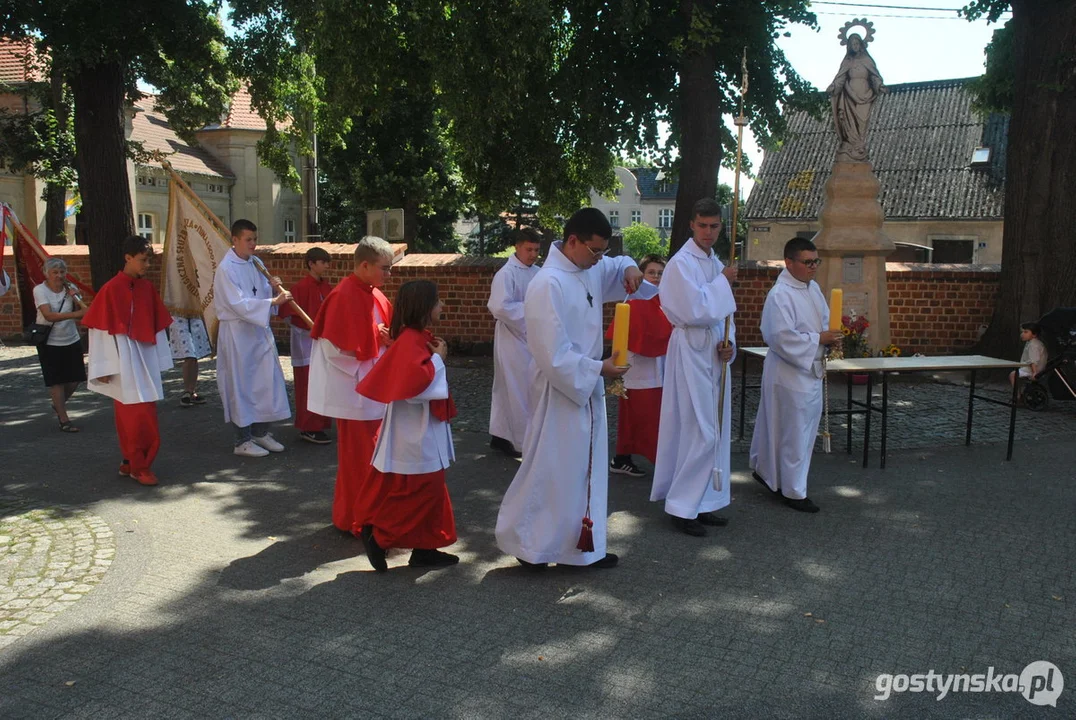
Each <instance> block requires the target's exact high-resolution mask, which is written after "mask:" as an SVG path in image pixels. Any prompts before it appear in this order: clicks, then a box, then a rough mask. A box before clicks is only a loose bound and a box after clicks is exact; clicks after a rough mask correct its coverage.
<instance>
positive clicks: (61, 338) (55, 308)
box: [34, 283, 79, 347]
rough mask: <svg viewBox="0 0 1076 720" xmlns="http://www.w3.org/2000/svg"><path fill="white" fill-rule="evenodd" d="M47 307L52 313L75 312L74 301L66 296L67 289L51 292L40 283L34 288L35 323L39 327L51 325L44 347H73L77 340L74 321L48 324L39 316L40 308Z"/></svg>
mask: <svg viewBox="0 0 1076 720" xmlns="http://www.w3.org/2000/svg"><path fill="white" fill-rule="evenodd" d="M42 305H48V306H49V309H50V310H52V312H54V313H69V312H74V310H75V300H74V298H72V297H71V296H70V295H68V294H67V289H66V288H65V289H63V290H61V291H60V292H58V293H56V292H53V291H52V290H51V289H50V288H49V286H48V285H46V284H45V283H41V284H40V285H38V286H37V287H35V288H34V307H36V308H37V323H38V324H40V325H52V330H51V331H49V339H48V340H47V341H46V343H45V344H46V345H52V346H53V347H67V346H68V345H73V344H75V343H76V342H78V340H79V335H78V324H77V322H76V321H75V320H60V321H59V322H56V323H50V322H49V321H48V320H46V319H45V316H44V315H42V314H41V306H42Z"/></svg>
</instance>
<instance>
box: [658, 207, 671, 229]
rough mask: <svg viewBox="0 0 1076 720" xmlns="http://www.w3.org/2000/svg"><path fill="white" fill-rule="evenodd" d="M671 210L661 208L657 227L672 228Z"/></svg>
mask: <svg viewBox="0 0 1076 720" xmlns="http://www.w3.org/2000/svg"><path fill="white" fill-rule="evenodd" d="M672 220H673V211H672V208H661V211H660V212H659V213H658V227H659V228H666V229H671V228H672Z"/></svg>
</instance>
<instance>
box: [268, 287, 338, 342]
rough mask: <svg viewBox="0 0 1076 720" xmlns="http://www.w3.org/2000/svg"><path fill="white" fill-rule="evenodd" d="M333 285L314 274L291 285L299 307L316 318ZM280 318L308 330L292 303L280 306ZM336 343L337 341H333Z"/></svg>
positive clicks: (292, 294) (292, 293)
mask: <svg viewBox="0 0 1076 720" xmlns="http://www.w3.org/2000/svg"><path fill="white" fill-rule="evenodd" d="M332 289H333V286H332V285H331V284H330V283H329V281H328V280H324V279H322V280H315V279H314V277H313V276H312V275H309V274H308V275H307V276H306V277H304V278H303V279H302V280H300V281H299V282H297V283H295V284H294V285H292V287H291V296H292V297H293V298H295V302H296V303H298V304H299V307H301V308H302V309H303V311H304V312H305V313H306V314H307V315H309V316H310V318H311V319H314V318H316V317H317V316H318V311H319V310H321V305H322V303H324V302H325V298H326V297H327V296H328V295H329V293H330V292H332ZM279 317H280V319H282V320H289V321H290V322H291V324H292V325H294V326H295V327H297V328H302V329H303V330H307V329H308V328H307V326H306V323H305V322H303V320H302V319H301V318H300V317H299V314H298V313H297V312H295V310H294V309H293V308H292V305H291V303H284V304H283V305H281V306H280V315H279ZM333 344H334V345H335V344H336V343H333Z"/></svg>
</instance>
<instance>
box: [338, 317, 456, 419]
mask: <svg viewBox="0 0 1076 720" xmlns="http://www.w3.org/2000/svg"><path fill="white" fill-rule="evenodd" d="M430 342H433V333H431V332H430V331H428V330H413V329H411V328H404V330H403V332H401V333H400V336H399V337H398V338H396V340H395V342H393V343H392V345H390V346H389V349H388V350H386V351H385V354H384V355H382V356H381V359H380V360H378V361H377V363H376V364H375V365H374V367H373V369H372V370H371V371H370V372H368V373H366V377H364V378H363V379H362V380H361V381H360V382H359V384H358V385H357V386H356V387H355V389H356V390H357V391H358V393H359V394H360V395H363V396H365V397H368V398H370V399H371V400H376V401H377V402H381V403H390V402H394V401H396V400H407V399H408V398H413V397H415V396H416V395H419V394H421V393H422V391H423V390H425V389H426V388H428V387H429V386H430V383H431V382H433V377H434V375H435V374H436V371H435V370H434V367H433V353H432V352H430V349H429V348H428V347H427V346H426V343H430ZM430 412H431V413H432V414H433V416H434V417H436V418H437V419H438V420H440V421H442V422H448V421H449V420H451V419H452V418H454V417H456V404H455V403H454V402H453V401H452V396H451V395H449V397H448V399H447V400H431V401H430Z"/></svg>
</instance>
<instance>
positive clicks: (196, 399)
mask: <svg viewBox="0 0 1076 720" xmlns="http://www.w3.org/2000/svg"><path fill="white" fill-rule="evenodd" d="M191 402H192V403H194V404H195V405H205V398H204V397H202V396H201V395H199V394H198V393H191Z"/></svg>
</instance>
